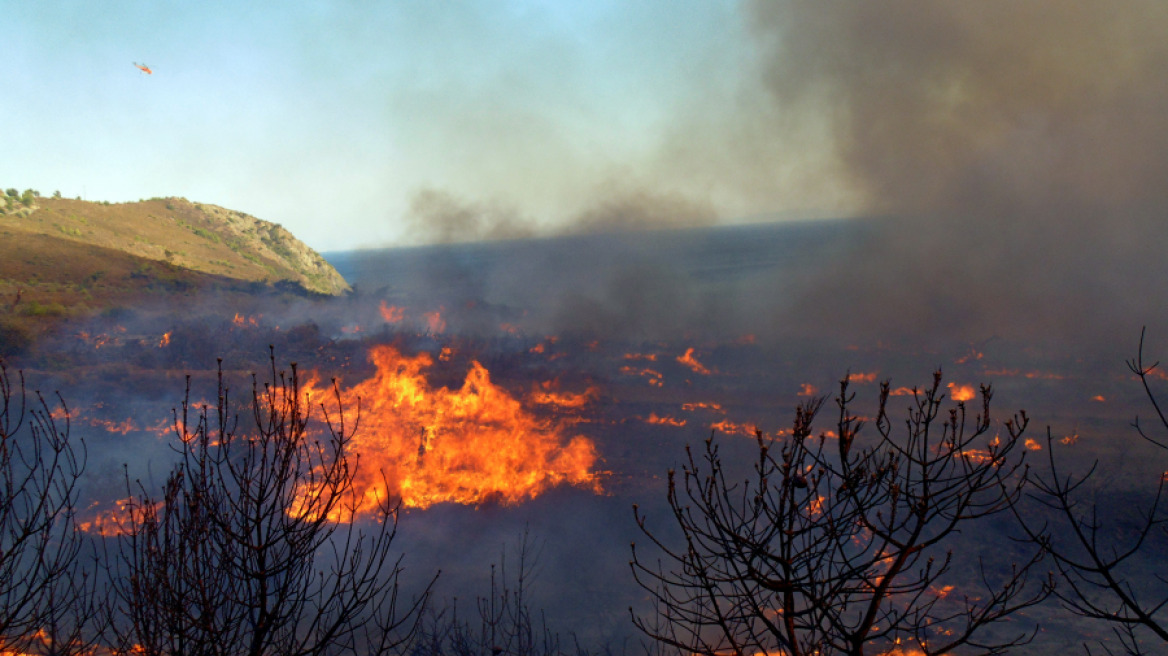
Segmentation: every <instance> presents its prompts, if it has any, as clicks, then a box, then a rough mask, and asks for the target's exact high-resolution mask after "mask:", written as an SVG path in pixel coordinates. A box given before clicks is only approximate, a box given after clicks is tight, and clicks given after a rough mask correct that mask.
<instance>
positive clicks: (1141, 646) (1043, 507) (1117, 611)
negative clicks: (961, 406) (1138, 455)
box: [1015, 333, 1168, 655]
mask: <svg viewBox="0 0 1168 656" xmlns="http://www.w3.org/2000/svg"><path fill="white" fill-rule="evenodd" d="M1127 365H1128V368H1129V369H1130V370H1131V371H1132V373H1133V374H1135V375H1136V377H1137V378H1139V380H1140V383H1141V384H1142V386H1143V389H1144V393H1145V395H1146V396H1147V398H1148V400H1149V401H1150V402H1151V405H1152V408H1153V410H1154V411H1155V413H1156V420H1157V422H1158V424H1159V425H1160V426H1161V427H1162V428H1164V430H1166V431H1168V417H1165V415H1164V412H1163V410H1162V409H1161V408H1160V405H1159V403H1158V401H1157V400H1156V394H1155V392H1154V391H1153V390H1152V384H1151V378H1152V376H1153V375H1154V372H1155V371H1156V368H1157V367H1158V366H1159V363H1158V362H1155V363H1152V364H1146V363H1145V361H1144V335H1143V333H1141V334H1140V345H1139V350H1138V351H1137V353H1136V357H1135V358H1133V359H1132V360H1129V361H1128V363H1127ZM1132 425H1133V427H1134V428H1135V429H1136V432H1137V433H1138V434H1139V435H1140V436H1141V437H1142V438H1143V439H1145V440H1147V441H1148V442H1149V443H1151V444H1154V445H1155V446H1156V447H1158V448H1160V449H1168V441H1166V440H1165V439H1164V438H1163V437H1155V436H1153V435H1152V434H1151V433H1149V432H1148V431H1147V430H1145V427H1144V426H1143V425H1142V424H1140V422H1139V419H1138V418H1137V419H1136V420H1135V421H1134V422H1133V424H1132ZM1047 445H1048V448H1047V449H1046V452H1047V465H1048V467H1047V470H1046V472H1045V473H1042V474H1037V475H1033V476H1032V480H1033V481H1034V485H1033V492H1031V493H1029V494H1027V495H1026V496H1027V497H1029V499H1030V500H1032V501H1035V502H1037V503H1038V504H1040V507H1039V511H1040V512H1035V511H1034V509H1033V508H1031V507H1024V504H1021V503H1017V504H1015V511H1016V513H1017V515H1018V517H1019V519H1020V520H1021V523H1022V525H1023V527H1024V529H1025V530H1026V532H1027V534H1028V536H1029V537H1030V539H1031V540H1032V541H1033V542H1034V543H1035V544H1038V545H1040V546H1041V547H1042V548H1043V549H1044V550H1045V551H1046V552H1047V553H1048V554H1049V556H1050V561H1051V562H1052V563H1053V567H1054V568H1055V570H1056V572H1057V573H1058V575H1059V578H1060V580H1061V581H1062V583H1063V584H1062V585H1060V586H1059V589H1058V590H1056V591H1055V594H1056V596H1057V598H1058V599H1059V601H1061V602H1062V605H1063V606H1064V607H1065V608H1066V609H1067V610H1069V611H1070V612H1072V613H1074V614H1075V615H1078V616H1080V617H1084V618H1089V619H1094V620H1099V621H1101V622H1103V623H1105V624H1107V625H1109V626H1110V627H1111V629H1112V633H1113V635H1114V636H1115V639H1116V642H1115V644H1114V645H1108V644H1102V643H1101V644H1100V645H1099V649H1100V650H1101V651H1103V652H1105V653H1108V654H1113V653H1126V654H1132V655H1136V654H1146V653H1159V651H1160V650H1162V649H1163V648H1164V647H1165V646H1168V576H1165V575H1164V574H1162V573H1161V572H1159V571H1158V565H1162V564H1163V563H1162V561H1160V562H1149V558H1150V554H1152V553H1153V552H1155V551H1157V550H1159V551H1161V552H1163V550H1164V549H1166V548H1168V515H1166V514H1165V508H1164V504H1163V497H1164V491H1165V489H1164V486H1165V482H1166V481H1165V476H1159V477H1158V479H1157V480H1155V481H1148V482H1147V487H1146V491H1145V492H1144V494H1143V501H1142V502H1141V501H1139V500H1133V499H1129V500H1128V503H1127V504H1125V505H1126V506H1127V507H1125V508H1116V507H1109V506H1108V504H1107V503H1106V501H1105V500H1104V499H1103V498H1101V497H1106V493H1107V490H1100V489H1096V488H1097V485H1095V484H1096V483H1097V482H1098V481H1097V480H1096V479H1097V476H1096V473H1097V470H1098V465H1099V463H1098V462H1096V463H1095V464H1094V465H1093V466H1092V467H1091V468H1090V469H1089V470H1088V471H1087V473H1085V474H1082V475H1075V474H1071V473H1068V472H1067V471H1066V470H1065V469H1064V468H1063V467H1062V466H1061V465H1060V463H1059V460H1058V458H1057V457H1056V452H1057V451H1058V450H1059V448H1058V443H1057V441H1056V440H1054V439H1053V438H1052V436H1051V434H1050V431H1049V429H1048V430H1047ZM1141 506H1142V507H1141ZM1121 514H1122V515H1124V516H1125V519H1130V517H1131V516H1133V514H1134V516H1135V517H1136V519H1135V522H1134V523H1131V524H1130V525H1128V526H1126V527H1123V528H1122V529H1121V527H1120V526H1119V524H1120V523H1121V519H1120V517H1119V516H1120V515H1121ZM1148 643H1152V644H1158V645H1160V647H1159V648H1157V649H1154V650H1153V651H1151V652H1149V651H1146V645H1147V644H1148ZM1088 652H1090V649H1088Z"/></svg>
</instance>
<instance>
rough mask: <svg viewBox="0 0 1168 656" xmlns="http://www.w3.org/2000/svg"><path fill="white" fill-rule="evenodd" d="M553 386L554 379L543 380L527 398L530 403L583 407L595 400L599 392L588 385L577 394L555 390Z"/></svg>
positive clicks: (554, 384) (560, 406) (559, 406)
mask: <svg viewBox="0 0 1168 656" xmlns="http://www.w3.org/2000/svg"><path fill="white" fill-rule="evenodd" d="M555 388H556V383H555V381H550V380H549V381H544V382H543V383H541V384H540V385H539V386H537V387H536V389H535V391H533V392H532V393H531V395H530V396H529V397H528V400H530V401H531V402H532V403H538V404H540V405H554V406H556V407H558V408H583V407H584V406H586V405H588V404H589V403H592V402H593V401H594V400H596V397H597V395H598V394H599V390H598V389H597V388H596V387H589V388H588V389H586V390H584V391H583V392H580V393H579V394H576V393H573V392H557V391H555Z"/></svg>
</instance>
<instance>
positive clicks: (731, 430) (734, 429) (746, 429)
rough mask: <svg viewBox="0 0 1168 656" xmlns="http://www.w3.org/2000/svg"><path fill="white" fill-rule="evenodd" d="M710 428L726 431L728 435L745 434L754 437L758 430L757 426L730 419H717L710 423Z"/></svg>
mask: <svg viewBox="0 0 1168 656" xmlns="http://www.w3.org/2000/svg"><path fill="white" fill-rule="evenodd" d="M710 428H712V429H713V430H716V431H721V432H723V433H726V434H727V435H745V436H747V437H754V435H755V431H756V428H755V427H754V426H753V425H751V424H739V423H735V422H733V421H730V420H729V419H723V420H722V421H716V422H714V423H712V424H710Z"/></svg>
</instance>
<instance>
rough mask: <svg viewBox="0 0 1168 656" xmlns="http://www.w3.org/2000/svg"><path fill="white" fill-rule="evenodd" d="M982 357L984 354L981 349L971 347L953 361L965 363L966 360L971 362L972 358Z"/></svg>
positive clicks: (978, 358)
mask: <svg viewBox="0 0 1168 656" xmlns="http://www.w3.org/2000/svg"><path fill="white" fill-rule="evenodd" d="M983 357H985V354H983V353H982V352H981V351H979V350H977V349H975V348H972V347H971V348H970V349H969V352H968V353H966V354H965V355H963V356H961V357H959V358H957V360H956V361H955V362H957V364H965V363H967V362H972V361H974V360H980V359H982V358H983Z"/></svg>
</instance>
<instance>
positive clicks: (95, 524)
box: [77, 497, 163, 538]
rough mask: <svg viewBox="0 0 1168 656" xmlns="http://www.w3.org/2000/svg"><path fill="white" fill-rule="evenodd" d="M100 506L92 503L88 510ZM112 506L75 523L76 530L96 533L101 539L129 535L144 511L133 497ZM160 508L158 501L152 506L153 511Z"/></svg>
mask: <svg viewBox="0 0 1168 656" xmlns="http://www.w3.org/2000/svg"><path fill="white" fill-rule="evenodd" d="M100 505H101V504H100V502H94V503H93V504H92V505H91V506H89V510H94V509H95V508H98V507H99V506H100ZM113 506H114V507H112V508H106V509H104V510H98V511H97V512H94V513H93V514H92V515H91V516H90V518H89V519H87V520H84V521H79V522H77V528H78V529H80V530H81V531H84V532H85V533H96V534H97V535H100V536H102V537H107V538H112V537H117V536H119V535H127V534H129V532H130V531H131V530H132V529H133V528H134V526H136V525H138V524H140V523H141V519H142V515H141V513H142V512H143V511H144V509H143V508H142V507H141V506H139V505H138V501H137V500H136V499H134V498H133V497H126V498H124V499H118V500H117V501H114V503H113ZM162 506H163V503H162V502H161V501H159V502H158V503H156V504H154V510H155V511H160V510H162Z"/></svg>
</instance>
